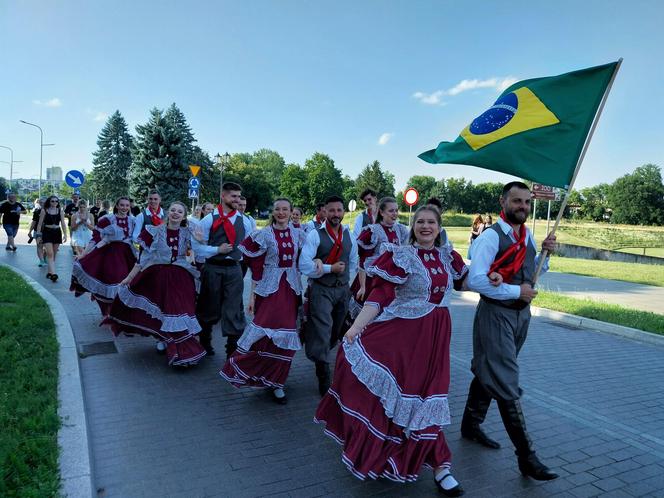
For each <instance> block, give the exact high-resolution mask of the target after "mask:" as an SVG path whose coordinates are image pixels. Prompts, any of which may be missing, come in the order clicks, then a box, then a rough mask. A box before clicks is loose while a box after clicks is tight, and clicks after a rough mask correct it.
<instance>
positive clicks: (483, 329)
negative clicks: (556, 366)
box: [471, 299, 530, 400]
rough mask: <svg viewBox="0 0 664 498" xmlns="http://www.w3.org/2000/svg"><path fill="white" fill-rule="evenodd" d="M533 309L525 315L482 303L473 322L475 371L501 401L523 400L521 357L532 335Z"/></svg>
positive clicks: (484, 385)
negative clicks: (530, 334) (520, 378)
mask: <svg viewBox="0 0 664 498" xmlns="http://www.w3.org/2000/svg"><path fill="white" fill-rule="evenodd" d="M529 324H530V306H527V307H526V308H524V309H523V310H521V311H517V310H513V309H509V308H505V307H502V306H500V305H497V304H493V303H488V302H486V301H484V300H483V299H480V302H479V304H478V305H477V310H476V311H475V321H474V322H473V360H472V363H471V370H472V371H473V373H474V374H475V377H476V378H477V380H479V382H480V384H482V387H484V389H486V390H487V391H488V392H489V394H491V396H492V397H493V398H495V399H498V400H515V399H519V398H520V397H521V388H520V387H519V364H518V362H517V357H518V355H519V351H521V347H522V346H523V343H524V342H525V341H526V336H527V335H528V325H529Z"/></svg>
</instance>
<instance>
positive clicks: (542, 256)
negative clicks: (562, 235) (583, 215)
mask: <svg viewBox="0 0 664 498" xmlns="http://www.w3.org/2000/svg"><path fill="white" fill-rule="evenodd" d="M622 61H623V59H622V57H621V58H620V59H618V63H617V64H616V68H615V69H614V71H613V74H612V75H611V79H610V80H609V84H608V85H606V90H604V95H603V96H602V101H601V102H600V104H599V107H598V108H597V112H596V113H595V118H594V119H593V124H592V126H591V127H590V132H589V133H588V136H587V137H586V142H585V143H584V144H583V149H582V150H581V154H580V155H579V159H578V161H577V162H576V168H575V169H574V174H573V175H572V179H571V180H570V182H569V187H567V193H566V194H565V198H564V199H563V202H562V204H560V210H559V211H558V216H557V217H556V222H555V223H554V224H553V228H552V229H551V232H549V233H548V234H547V237H548V236H549V235H551V234H554V233H556V229H557V228H558V225H559V224H560V220H561V219H562V217H563V213H564V212H565V208H566V207H567V201H568V200H569V196H570V194H571V193H572V187H574V182H575V181H576V175H578V173H579V169H580V168H581V163H582V162H583V158H584V157H585V156H586V151H587V150H588V146H589V145H590V141H591V140H592V138H593V134H594V133H595V128H596V127H597V123H598V122H599V118H600V116H601V115H602V111H603V110H604V105H605V104H606V100H607V98H608V97H609V92H610V91H611V87H612V86H613V82H614V81H615V79H616V75H617V74H618V70H619V69H620V66H621V64H622ZM547 254H548V251H547V250H546V249H542V252H541V253H540V259H539V264H538V265H537V271H536V272H535V277H534V278H533V286H535V284H536V283H537V279H538V278H539V274H540V272H541V271H542V266H543V265H544V261H545V259H546V256H547Z"/></svg>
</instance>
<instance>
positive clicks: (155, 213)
mask: <svg viewBox="0 0 664 498" xmlns="http://www.w3.org/2000/svg"><path fill="white" fill-rule="evenodd" d="M159 209H160V208H159V207H157V210H156V211H153V210H152V208H151V207H150V206H148V211H150V218H152V224H153V225H155V226H159V225H161V224H162V222H163V220H162V219H161V218H160V217H159Z"/></svg>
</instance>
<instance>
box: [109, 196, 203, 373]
mask: <svg viewBox="0 0 664 498" xmlns="http://www.w3.org/2000/svg"><path fill="white" fill-rule="evenodd" d="M186 216H187V207H186V206H185V205H184V204H183V203H182V202H179V201H175V202H173V203H172V204H171V205H170V206H169V208H168V214H167V217H166V219H165V220H164V223H161V224H159V225H156V224H147V225H145V227H144V228H143V230H142V231H141V234H140V235H139V237H138V242H139V244H140V245H141V248H142V249H143V250H142V251H141V255H140V257H139V260H138V262H137V263H136V265H135V266H134V268H133V270H132V271H131V272H130V273H129V274H128V275H127V276H126V277H125V278H124V280H122V282H121V285H120V288H119V289H118V293H117V297H116V298H115V300H114V301H113V304H112V306H111V308H110V310H109V314H108V317H107V318H106V319H105V320H104V323H106V324H109V325H111V328H112V330H113V333H114V334H115V335H116V336H117V335H119V334H126V335H142V336H148V337H150V336H151V337H154V338H155V339H157V341H158V343H157V349H158V350H160V351H165V352H166V356H167V358H168V364H169V365H171V366H179V367H185V366H190V365H195V364H196V363H198V361H199V360H200V359H201V358H202V357H203V356H205V349H203V347H202V346H201V345H200V343H199V342H198V339H197V338H196V335H197V334H198V333H199V332H200V330H201V326H200V325H199V323H198V320H197V319H196V293H197V290H198V288H199V280H198V276H199V274H198V271H197V270H196V269H195V268H194V267H193V266H192V265H191V264H189V263H188V262H187V251H188V249H189V248H190V247H191V238H192V236H193V235H194V230H195V229H194V228H192V227H189V226H188V225H187V218H186Z"/></svg>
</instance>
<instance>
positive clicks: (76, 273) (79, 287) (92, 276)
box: [69, 214, 136, 317]
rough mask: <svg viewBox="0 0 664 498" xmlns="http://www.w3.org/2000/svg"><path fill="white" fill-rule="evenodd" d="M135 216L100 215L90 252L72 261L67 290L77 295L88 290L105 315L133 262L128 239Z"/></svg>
mask: <svg viewBox="0 0 664 498" xmlns="http://www.w3.org/2000/svg"><path fill="white" fill-rule="evenodd" d="M133 230H134V217H133V216H127V217H126V218H119V217H117V216H116V215H115V214H107V215H106V216H102V217H101V218H100V219H99V221H98V222H97V226H96V227H95V229H94V230H93V232H92V240H90V244H91V245H93V246H94V248H93V249H92V251H91V252H89V253H87V254H86V255H85V256H83V257H82V258H80V259H77V260H74V265H73V267H72V272H71V274H72V277H71V285H70V287H69V290H70V291H72V292H74V295H75V296H76V297H79V296H82V295H83V294H85V293H86V292H90V294H91V298H92V299H93V300H94V301H96V302H97V304H98V305H99V309H100V310H101V314H102V316H104V317H106V316H107V315H108V311H109V309H110V307H111V303H112V302H113V299H115V296H116V295H117V293H118V289H119V288H120V282H122V281H123V280H124V279H125V278H126V277H127V275H129V272H130V271H131V270H132V268H133V267H134V265H135V264H136V250H135V249H134V246H133V244H132V241H131V234H132V232H133Z"/></svg>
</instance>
